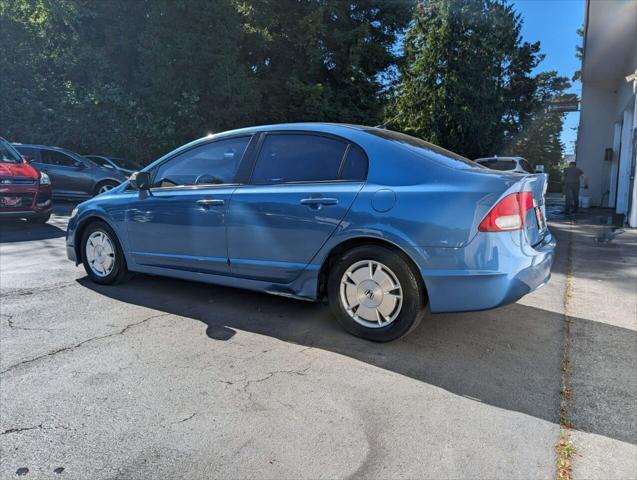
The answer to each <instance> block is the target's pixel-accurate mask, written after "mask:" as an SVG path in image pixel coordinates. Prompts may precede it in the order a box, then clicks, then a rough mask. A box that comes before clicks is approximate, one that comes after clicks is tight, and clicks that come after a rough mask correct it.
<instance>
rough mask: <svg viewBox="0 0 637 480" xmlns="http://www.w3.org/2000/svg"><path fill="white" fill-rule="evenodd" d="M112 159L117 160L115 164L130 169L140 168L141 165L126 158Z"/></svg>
mask: <svg viewBox="0 0 637 480" xmlns="http://www.w3.org/2000/svg"><path fill="white" fill-rule="evenodd" d="M111 160H113V162H115V164H116V165H117V166H119V167H122V168H128V169H129V170H139V169H140V168H141V165H140V164H139V163H137V162H135V161H133V160H128V159H126V158H116V157H112V158H111Z"/></svg>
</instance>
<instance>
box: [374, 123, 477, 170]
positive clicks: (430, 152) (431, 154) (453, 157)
mask: <svg viewBox="0 0 637 480" xmlns="http://www.w3.org/2000/svg"><path fill="white" fill-rule="evenodd" d="M365 131H366V132H367V133H371V134H372V135H376V136H377V137H381V138H384V139H385V140H389V141H390V142H395V143H400V144H402V145H403V146H405V147H407V148H408V149H409V150H411V151H412V152H414V153H416V154H418V155H425V156H426V157H427V158H431V159H433V160H436V161H438V162H439V163H442V164H444V165H447V166H449V167H453V168H461V169H469V168H484V167H482V166H481V165H479V164H477V163H476V162H473V161H471V160H469V159H468V158H465V157H463V156H462V155H458V154H457V153H453V152H450V151H449V150H445V149H444V148H441V147H439V146H437V145H434V144H433V143H429V142H425V141H424V140H421V139H420V138H416V137H412V136H409V135H405V134H404V133H398V132H394V131H392V130H385V129H382V128H368V129H366V130H365Z"/></svg>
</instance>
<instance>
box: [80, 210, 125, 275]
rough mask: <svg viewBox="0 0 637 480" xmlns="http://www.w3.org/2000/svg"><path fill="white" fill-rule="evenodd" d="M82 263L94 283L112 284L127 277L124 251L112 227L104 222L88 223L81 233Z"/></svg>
mask: <svg viewBox="0 0 637 480" xmlns="http://www.w3.org/2000/svg"><path fill="white" fill-rule="evenodd" d="M81 246H82V263H83V264H84V269H85V270H86V273H87V274H88V276H89V278H90V279H91V280H93V281H94V282H95V283H100V284H102V285H112V284H115V283H119V282H122V281H123V280H125V279H126V278H127V277H128V269H127V268H126V259H125V258H124V252H123V251H122V247H121V246H120V244H119V241H118V240H117V236H116V235H115V232H114V231H113V229H112V228H111V227H110V226H109V225H107V224H106V223H104V222H94V223H92V224H90V225H89V226H88V227H87V228H86V230H85V231H84V234H83V235H82V245H81Z"/></svg>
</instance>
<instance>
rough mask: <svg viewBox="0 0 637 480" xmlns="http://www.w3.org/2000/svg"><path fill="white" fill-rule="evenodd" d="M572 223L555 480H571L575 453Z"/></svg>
mask: <svg viewBox="0 0 637 480" xmlns="http://www.w3.org/2000/svg"><path fill="white" fill-rule="evenodd" d="M572 227H573V223H572V222H571V225H570V228H569V232H568V250H567V251H568V253H567V255H568V264H567V269H566V285H565V288H564V351H563V354H562V389H561V392H560V393H561V399H560V438H559V440H558V442H557V444H556V445H555V452H556V454H557V468H556V472H555V478H556V479H557V480H571V471H572V459H573V455H575V446H574V445H573V442H572V441H571V436H570V429H571V428H573V424H572V423H571V419H570V417H569V415H568V404H569V400H570V399H571V396H572V395H573V391H572V390H571V360H570V357H571V323H572V320H571V317H570V315H569V304H570V302H571V297H572V288H573V232H572Z"/></svg>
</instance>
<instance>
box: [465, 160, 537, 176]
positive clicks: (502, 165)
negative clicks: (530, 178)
mask: <svg viewBox="0 0 637 480" xmlns="http://www.w3.org/2000/svg"><path fill="white" fill-rule="evenodd" d="M474 161H475V162H478V163H479V164H480V165H484V166H485V167H487V168H490V169H492V170H505V171H507V172H515V173H535V171H534V170H533V167H532V166H531V164H530V163H529V162H527V161H526V159H525V158H522V157H485V158H476V159H475V160H474Z"/></svg>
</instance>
